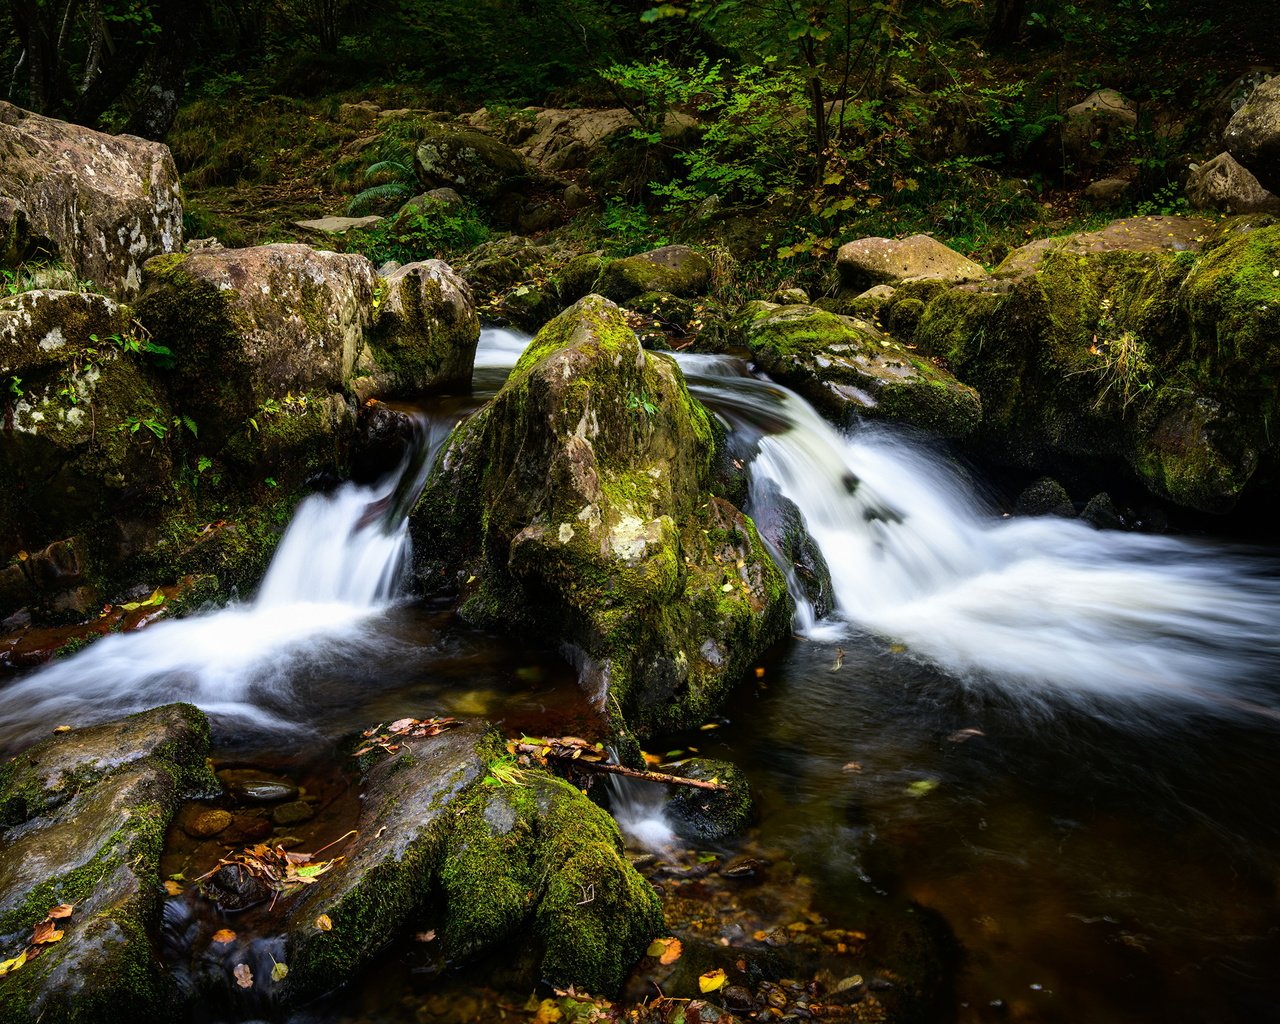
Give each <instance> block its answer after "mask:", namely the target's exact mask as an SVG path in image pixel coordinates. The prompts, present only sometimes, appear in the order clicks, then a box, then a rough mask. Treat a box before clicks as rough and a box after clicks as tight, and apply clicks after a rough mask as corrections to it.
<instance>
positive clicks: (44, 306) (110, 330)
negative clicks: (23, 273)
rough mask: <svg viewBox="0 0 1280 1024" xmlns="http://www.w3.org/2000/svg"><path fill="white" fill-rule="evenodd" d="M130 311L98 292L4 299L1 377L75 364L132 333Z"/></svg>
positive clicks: (1, 308)
mask: <svg viewBox="0 0 1280 1024" xmlns="http://www.w3.org/2000/svg"><path fill="white" fill-rule="evenodd" d="M129 320H130V315H129V310H128V308H127V307H125V306H121V305H119V304H118V303H116V302H115V301H113V300H112V299H109V298H108V297H107V296H105V295H98V294H96V293H94V292H69V291H46V290H35V291H29V292H22V293H21V294H18V295H11V296H8V297H6V298H0V377H5V376H8V377H10V378H12V377H14V376H17V377H27V376H29V375H30V374H32V373H36V372H39V371H40V370H47V369H49V368H51V367H64V366H70V365H72V364H74V363H76V362H78V361H81V360H83V359H85V358H87V351H88V350H90V349H100V350H106V349H109V348H110V347H111V344H112V342H111V341H110V340H109V339H110V338H111V337H112V336H113V335H114V336H115V337H116V338H121V337H123V336H124V335H126V334H128V333H129Z"/></svg>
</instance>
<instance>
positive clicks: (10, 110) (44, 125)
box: [0, 101, 182, 300]
mask: <svg viewBox="0 0 1280 1024" xmlns="http://www.w3.org/2000/svg"><path fill="white" fill-rule="evenodd" d="M0 193H3V194H4V195H5V196H6V197H8V198H9V199H10V200H12V201H14V202H15V203H16V204H17V205H18V206H19V207H20V208H21V210H22V212H23V214H24V215H25V218H26V222H27V224H28V225H29V227H28V229H27V230H28V231H29V232H30V234H32V235H34V236H38V237H39V238H41V239H44V240H47V242H48V243H49V245H50V246H51V247H52V249H53V251H52V252H50V253H49V255H50V257H52V258H53V259H56V260H60V261H62V262H63V263H65V264H67V265H68V266H70V267H71V268H73V269H74V271H75V274H76V276H77V277H78V278H81V279H84V280H88V281H92V282H93V283H94V284H96V285H97V286H98V287H100V288H101V289H103V290H104V291H105V292H107V293H108V294H109V295H111V296H113V297H115V298H118V299H126V300H127V299H130V298H132V297H133V296H135V295H136V294H137V293H138V290H139V288H140V287H141V285H142V265H143V264H144V263H145V262H146V261H147V260H148V259H149V258H151V257H152V256H156V255H160V254H162V253H170V252H176V251H178V250H179V249H181V248H182V201H181V191H180V188H179V183H178V171H177V168H176V167H175V166H174V162H173V157H172V155H171V154H170V153H169V149H168V147H167V146H164V145H161V144H160V143H157V142H147V141H145V140H143V139H138V138H134V137H133V136H130V135H105V134H103V133H102V132H95V131H92V130H90V129H88V128H82V127H80V126H79V125H72V124H67V123H66V122H64V121H56V120H54V119H53V118H49V117H43V116H41V115H40V114H33V113H31V112H29V111H26V110H22V109H20V108H19V107H15V106H13V105H12V104H10V103H4V102H2V101H0ZM12 222H13V221H12V214H11V218H10V223H12Z"/></svg>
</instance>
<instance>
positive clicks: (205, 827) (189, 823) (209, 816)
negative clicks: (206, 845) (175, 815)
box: [182, 808, 231, 839]
mask: <svg viewBox="0 0 1280 1024" xmlns="http://www.w3.org/2000/svg"><path fill="white" fill-rule="evenodd" d="M230 827H231V812H230V811H224V810H222V809H221V808H214V809H212V810H202V811H198V813H194V814H191V815H188V816H187V818H186V820H185V821H183V823H182V831H183V832H185V833H186V834H187V835H189V836H190V837H191V838H192V839H212V838H213V837H214V836H216V835H219V834H221V833H223V832H225V831H226V830H227V829H228V828H230Z"/></svg>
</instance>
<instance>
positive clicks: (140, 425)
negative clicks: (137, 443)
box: [116, 409, 169, 441]
mask: <svg viewBox="0 0 1280 1024" xmlns="http://www.w3.org/2000/svg"><path fill="white" fill-rule="evenodd" d="M159 416H160V410H159V409H154V410H152V414H151V415H150V416H126V417H125V419H124V422H122V423H121V424H119V426H118V427H117V428H116V429H117V430H126V431H128V432H129V433H130V434H137V433H139V432H140V431H142V430H143V429H144V428H145V429H146V430H149V431H150V432H151V433H152V434H153V435H155V437H156V438H157V439H159V440H161V441H163V440H164V438H165V435H166V434H168V433H169V425H168V424H167V423H165V422H164V421H163V420H161V419H159Z"/></svg>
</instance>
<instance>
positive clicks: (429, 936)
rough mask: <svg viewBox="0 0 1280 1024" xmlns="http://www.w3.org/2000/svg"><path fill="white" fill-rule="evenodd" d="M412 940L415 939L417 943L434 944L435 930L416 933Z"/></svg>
mask: <svg viewBox="0 0 1280 1024" xmlns="http://www.w3.org/2000/svg"><path fill="white" fill-rule="evenodd" d="M414 938H415V939H417V940H418V941H419V942H435V941H436V930H435V929H434V928H432V929H431V930H430V931H426V932H418V934H417V935H415V936H414Z"/></svg>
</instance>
